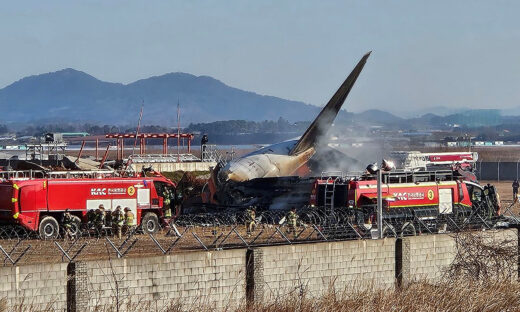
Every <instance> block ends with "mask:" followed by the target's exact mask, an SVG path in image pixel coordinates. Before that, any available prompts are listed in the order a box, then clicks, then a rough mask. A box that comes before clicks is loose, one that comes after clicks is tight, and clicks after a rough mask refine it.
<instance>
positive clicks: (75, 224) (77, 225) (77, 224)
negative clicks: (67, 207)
mask: <svg viewBox="0 0 520 312" xmlns="http://www.w3.org/2000/svg"><path fill="white" fill-rule="evenodd" d="M69 233H70V235H71V236H72V237H75V238H76V237H79V236H81V219H80V218H79V217H77V216H72V224H71V227H70V230H69Z"/></svg>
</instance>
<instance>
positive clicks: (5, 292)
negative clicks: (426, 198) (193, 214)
mask: <svg viewBox="0 0 520 312" xmlns="http://www.w3.org/2000/svg"><path fill="white" fill-rule="evenodd" d="M476 235H483V237H484V238H485V239H486V240H489V241H490V242H496V243H497V244H501V243H503V242H504V241H508V242H509V243H510V244H512V245H514V246H516V248H518V232H517V230H516V229H509V230H502V231H486V232H478V233H476ZM456 247H457V246H456V241H455V235H454V234H442V235H424V236H416V237H406V238H403V239H397V240H396V239H389V238H387V239H383V240H356V241H343V242H321V243H313V244H295V245H280V246H269V247H258V248H253V249H250V250H246V249H234V250H221V251H200V252H186V253H179V254H172V255H168V256H155V257H141V258H129V259H113V260H111V261H105V260H103V261H84V262H76V263H71V264H68V263H58V264H38V265H24V266H14V267H13V266H4V267H0V281H1V283H0V310H1V309H2V306H3V305H5V306H6V307H7V310H8V311H9V310H15V309H16V308H17V306H19V305H20V304H23V305H24V306H25V307H24V309H26V310H30V308H33V310H34V311H37V310H38V309H40V310H54V311H66V310H67V308H68V311H88V310H95V309H96V308H99V309H101V310H106V309H107V308H108V309H110V308H114V307H115V303H116V298H117V297H119V301H120V306H121V307H122V310H123V311H124V310H136V311H144V310H146V311H157V310H164V308H165V307H166V306H168V305H170V304H176V303H182V304H183V305H184V306H186V307H187V308H188V307H190V305H195V306H199V305H200V304H202V305H205V306H206V307H213V308H214V309H215V310H221V309H222V308H225V307H229V306H231V307H234V306H238V305H244V304H246V302H249V303H251V302H265V301H268V300H272V299H276V298H277V297H281V296H285V295H288V294H294V295H298V294H300V293H301V292H305V294H306V295H307V296H319V295H321V294H324V293H326V292H327V291H328V290H329V289H330V287H333V288H334V289H335V290H337V291H343V290H345V289H348V288H350V287H360V286H365V285H366V286H370V287H373V286H376V287H385V288H387V287H388V288H390V287H394V285H395V282H396V281H397V282H398V283H402V282H409V281H413V280H417V279H427V280H430V281H435V280H438V279H439V278H440V277H441V276H442V274H443V272H444V270H445V269H446V268H447V267H448V266H449V265H450V264H451V263H452V261H453V259H454V257H455V253H456V251H457V248H456ZM513 269H514V268H513ZM516 269H517V268H516ZM116 285H117V286H116Z"/></svg>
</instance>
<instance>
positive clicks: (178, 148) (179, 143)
mask: <svg viewBox="0 0 520 312" xmlns="http://www.w3.org/2000/svg"><path fill="white" fill-rule="evenodd" d="M180 145H181V108H180V104H179V99H177V162H181V153H180Z"/></svg>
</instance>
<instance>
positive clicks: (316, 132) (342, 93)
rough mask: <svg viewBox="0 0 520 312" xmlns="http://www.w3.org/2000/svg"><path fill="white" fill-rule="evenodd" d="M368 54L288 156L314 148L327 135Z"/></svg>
mask: <svg viewBox="0 0 520 312" xmlns="http://www.w3.org/2000/svg"><path fill="white" fill-rule="evenodd" d="M370 53H371V52H368V53H367V54H365V55H364V56H363V57H362V58H361V60H360V61H359V63H358V64H357V65H356V67H355V68H354V70H352V72H351V73H350V75H349V76H348V77H347V79H346V80H345V81H344V82H343V84H342V85H341V86H340V87H339V89H338V91H336V93H335V94H334V95H333V96H332V98H331V99H330V100H329V102H328V103H327V105H325V107H324V108H323V109H322V110H321V112H320V114H319V115H318V117H316V119H315V120H314V121H313V122H312V124H311V125H310V127H309V128H308V129H307V130H306V131H305V133H304V134H303V135H302V137H301V138H300V140H299V141H298V143H296V145H295V146H294V147H293V149H292V150H291V152H290V153H289V155H296V154H299V153H301V152H303V151H305V150H307V149H308V148H310V147H313V146H315V145H316V141H317V139H318V138H320V137H321V136H323V135H324V134H325V133H327V131H328V130H329V128H330V126H331V125H332V122H333V121H334V119H335V118H336V116H337V115H338V112H339V110H340V109H341V106H342V105H343V102H345V99H346V98H347V95H348V94H349V92H350V90H351V89H352V86H354V83H355V82H356V79H357V78H358V76H359V74H360V73H361V70H362V69H363V67H364V66H365V63H366V61H367V59H368V57H369V56H370Z"/></svg>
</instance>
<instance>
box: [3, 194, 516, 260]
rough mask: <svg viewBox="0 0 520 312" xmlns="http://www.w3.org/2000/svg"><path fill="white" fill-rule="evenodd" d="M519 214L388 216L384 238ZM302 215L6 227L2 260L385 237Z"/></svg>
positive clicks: (331, 216)
mask: <svg viewBox="0 0 520 312" xmlns="http://www.w3.org/2000/svg"><path fill="white" fill-rule="evenodd" d="M519 208H520V205H518V204H517V203H513V202H503V203H502V207H501V211H500V215H497V214H496V213H492V212H490V211H488V210H487V209H485V207H479V206H478V205H476V206H474V207H471V208H469V207H466V208H464V207H456V208H454V209H453V211H451V213H444V214H439V213H437V214H431V213H430V214H428V213H424V212H425V211H426V210H424V209H423V210H421V209H417V208H414V209H412V208H409V209H399V210H385V211H384V213H383V229H382V232H383V236H384V237H401V236H414V235H426V234H436V233H456V232H463V231H468V230H490V229H496V228H507V227H510V226H514V225H517V224H520V215H519V213H518V212H519ZM421 211H422V212H423V213H422V214H421ZM297 215H298V217H297V219H296V220H294V219H291V220H289V218H288V215H287V213H286V212H283V211H265V212H259V213H258V214H257V215H256V216H255V218H254V220H253V219H252V218H250V217H248V215H247V214H246V213H244V212H236V213H226V212H223V213H201V214H191V215H184V216H181V217H179V218H178V219H177V220H176V221H175V222H172V223H171V224H169V225H165V226H164V227H163V228H162V229H160V230H159V231H158V232H156V233H154V234H145V233H143V231H142V230H141V229H139V228H137V229H129V230H128V231H127V232H126V233H124V235H123V236H122V238H118V237H117V235H115V233H114V232H115V231H112V230H111V229H110V228H104V229H103V230H102V231H96V230H95V229H92V228H90V229H89V228H86V229H82V231H81V233H80V235H77V236H75V237H70V235H64V234H65V233H62V234H61V235H60V237H59V238H57V239H53V240H45V239H40V238H39V237H38V236H37V234H35V233H34V232H31V231H27V230H24V229H23V228H21V227H13V226H0V255H2V256H3V264H4V265H17V264H23V263H38V262H60V261H62V262H63V261H65V262H66V261H76V260H93V259H108V258H109V257H119V258H122V257H135V256H143V255H147V256H149V255H161V254H170V253H174V252H181V251H186V250H222V249H229V248H250V247H256V246H270V245H277V244H300V243H307V242H320V241H334V240H355V239H373V238H378V237H379V231H378V229H377V222H376V220H375V219H374V216H373V215H369V216H368V217H367V214H366V213H364V212H363V211H361V210H358V209H336V210H334V211H327V213H325V212H324V210H323V209H320V208H316V207H303V208H301V209H300V210H298V211H297Z"/></svg>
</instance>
